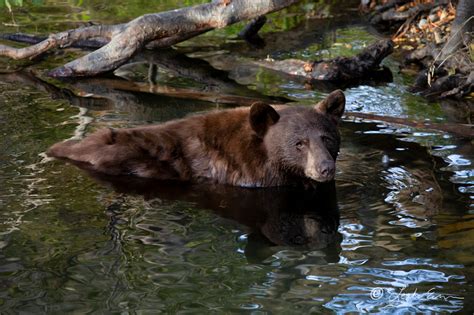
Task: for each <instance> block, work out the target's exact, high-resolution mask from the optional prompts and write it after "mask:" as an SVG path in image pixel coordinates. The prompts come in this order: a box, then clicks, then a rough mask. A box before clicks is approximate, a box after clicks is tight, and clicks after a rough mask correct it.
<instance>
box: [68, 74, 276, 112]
mask: <svg viewBox="0 0 474 315" xmlns="http://www.w3.org/2000/svg"><path fill="white" fill-rule="evenodd" d="M81 85H82V86H84V85H90V86H93V85H96V86H97V85H99V86H102V87H106V88H109V89H115V90H119V91H129V92H143V93H153V94H161V95H166V96H169V97H174V98H182V99H194V100H201V101H207V102H213V103H220V104H238V105H244V106H250V105H252V104H253V103H255V102H260V101H262V99H261V98H251V97H245V96H237V95H229V94H227V95H226V94H221V93H218V92H212V91H211V92H208V91H196V90H192V89H186V88H175V87H171V86H166V85H158V84H148V83H141V82H129V81H122V80H114V79H90V80H87V81H81ZM76 86H77V85H76ZM265 101H267V102H268V100H265ZM269 103H270V104H272V102H269Z"/></svg>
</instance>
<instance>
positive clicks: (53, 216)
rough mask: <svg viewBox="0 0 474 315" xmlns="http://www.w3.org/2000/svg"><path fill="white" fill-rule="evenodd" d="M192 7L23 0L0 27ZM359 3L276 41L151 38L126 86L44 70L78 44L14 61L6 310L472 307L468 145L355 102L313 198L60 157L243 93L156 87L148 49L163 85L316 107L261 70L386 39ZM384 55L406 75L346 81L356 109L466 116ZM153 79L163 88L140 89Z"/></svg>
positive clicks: (313, 96) (0, 184)
mask: <svg viewBox="0 0 474 315" xmlns="http://www.w3.org/2000/svg"><path fill="white" fill-rule="evenodd" d="M10 2H11V1H10ZM201 2H204V1H201ZM15 3H18V2H14V3H13V4H15ZM192 3H199V1H177V0H176V1H156V2H155V3H153V4H149V3H148V2H146V1H138V0H134V1H132V0H129V1H116V2H114V4H110V3H108V2H107V1H32V2H30V1H28V2H27V3H26V2H25V3H23V5H22V6H15V5H13V7H12V9H13V14H10V13H9V12H8V10H7V8H6V7H3V8H2V7H0V10H1V11H2V13H1V15H0V18H1V20H2V23H3V24H2V25H0V31H1V33H9V32H17V31H21V32H30V33H43V34H44V33H48V32H53V31H57V30H63V29H66V28H70V27H75V26H78V25H82V24H84V23H85V22H88V21H92V22H106V23H113V22H124V21H127V20H129V19H131V18H133V17H135V16H138V15H140V14H143V13H145V12H154V11H160V10H165V9H171V8H176V7H180V6H184V5H190V4H192ZM326 3H329V4H326ZM351 4H352V7H353V8H355V9H351V5H349V4H347V2H346V1H332V4H331V1H327V2H324V1H320V2H317V3H313V2H310V1H306V2H305V1H303V2H302V3H301V4H299V5H297V6H294V7H292V8H290V9H288V10H285V11H283V12H280V13H277V14H274V15H272V16H271V19H270V22H269V23H268V25H267V26H265V28H264V29H263V37H264V39H265V41H266V43H267V45H266V46H265V47H264V48H261V49H257V48H255V47H252V46H250V45H248V44H247V43H245V42H243V41H240V40H237V39H236V38H235V34H236V33H237V32H238V31H239V29H240V28H241V27H242V25H236V26H232V27H230V28H228V29H223V30H218V31H216V32H210V33H208V34H205V35H204V36H202V37H199V38H196V39H193V40H191V41H189V42H186V43H182V44H180V45H178V48H177V49H175V50H174V51H171V52H170V51H166V52H155V53H147V54H145V56H142V57H140V58H137V60H136V62H135V63H134V64H132V65H127V66H125V67H123V68H121V69H119V70H118V71H116V75H118V76H120V77H122V78H124V80H122V81H119V82H121V83H122V84H121V85H120V87H118V86H117V84H116V83H113V82H117V81H113V82H112V83H111V80H109V79H107V80H108V81H107V80H106V79H101V80H98V79H95V80H92V79H88V80H79V81H73V82H57V81H48V82H47V81H42V80H39V79H38V78H41V79H43V80H44V79H46V77H45V76H44V73H45V71H46V70H47V69H51V68H52V67H54V66H58V65H60V64H62V63H64V61H65V60H70V58H71V56H72V55H77V54H80V52H79V51H69V52H67V53H64V54H62V53H57V54H54V55H49V56H47V57H46V58H44V59H42V60H39V61H38V63H37V64H33V63H31V62H12V61H9V60H7V59H0V68H1V69H2V72H9V73H6V74H1V75H0V134H1V141H0V148H1V149H0V313H7V314H10V313H11V314H14V313H25V314H26V313H57V314H62V313H77V314H83V313H123V314H128V313H130V314H148V313H149V314H156V313H159V312H163V313H248V314H270V313H272V314H297V313H302V314H306V313H321V312H329V311H334V312H340V313H345V312H367V311H371V312H390V313H391V312H395V311H398V312H403V311H408V312H457V311H462V312H465V313H468V312H469V313H470V312H472V311H474V299H473V298H472V296H474V288H473V285H474V282H473V279H474V242H473V240H474V207H473V204H472V200H473V198H474V168H473V166H472V163H473V162H474V151H473V147H472V142H471V141H470V140H466V139H461V138H457V137H455V136H453V135H450V134H445V133H441V132H435V131H427V130H416V129H411V128H406V127H402V126H397V127H394V126H391V127H390V126H387V125H384V124H380V123H375V122H368V121H360V120H356V119H352V118H349V117H347V118H346V119H345V120H344V121H343V123H342V125H341V128H340V129H341V133H342V139H343V142H342V148H341V154H340V158H339V160H338V164H337V168H338V171H337V176H336V182H335V184H334V185H326V186H323V187H321V188H320V189H319V190H318V191H315V192H311V193H305V192H301V191H295V190H292V189H288V188H278V189H276V188H275V189H273V188H272V189H256V190H252V189H250V190H249V189H242V188H232V187H223V186H192V185H171V184H168V183H157V182H153V181H143V180H137V179H130V178H110V177H100V176H97V175H95V176H91V175H92V174H87V173H85V172H83V171H81V170H79V169H77V168H75V167H74V166H71V165H68V164H65V163H63V162H59V161H52V160H50V159H47V158H45V156H44V151H45V150H46V149H47V148H48V147H49V146H50V145H51V144H53V143H55V142H57V141H62V140H64V139H68V138H72V137H76V138H80V137H83V136H84V134H87V133H89V132H91V131H93V130H96V129H98V128H100V127H104V126H109V127H123V126H136V125H143V124H149V123H158V122H162V121H166V120H170V119H174V118H178V117H183V116H186V115H189V114H192V113H196V112H204V111H208V110H213V109H220V108H228V107H231V105H229V104H227V105H226V104H222V103H220V102H218V103H215V102H206V101H195V100H192V99H189V98H186V97H185V96H183V95H178V96H177V97H170V96H164V95H159V94H157V93H156V92H153V91H154V90H153V88H152V87H153V86H152V83H149V81H150V78H149V77H148V73H149V69H150V66H149V63H154V64H156V65H157V67H156V68H154V71H155V74H154V75H153V78H152V79H153V80H152V81H153V82H154V83H155V84H156V85H157V86H167V87H174V88H192V89H195V90H196V91H204V92H206V93H211V94H212V93H214V94H231V95H241V96H252V97H259V98H268V99H269V100H280V99H282V98H286V99H290V100H293V101H297V102H299V103H301V104H305V105H308V106H309V105H311V104H314V103H315V102H317V101H318V100H320V99H322V98H323V97H324V96H325V95H326V94H327V92H328V91H325V90H322V89H310V88H308V86H305V84H304V83H302V82H297V81H295V80H292V79H288V78H287V77H282V76H279V75H278V74H276V73H273V72H270V71H268V70H264V69H261V68H258V67H252V66H248V65H249V63H250V62H251V61H252V60H260V59H263V58H266V57H267V56H268V57H270V58H274V59H283V58H300V59H308V60H309V59H315V58H320V57H334V56H337V55H351V54H354V53H356V52H358V51H360V49H362V48H363V47H364V46H365V45H367V44H368V43H370V42H371V41H373V40H374V39H375V38H376V37H378V36H379V35H378V34H377V33H376V31H375V30H373V29H372V28H371V27H369V26H367V25H365V24H364V23H363V22H361V18H360V17H359V16H358V12H357V10H356V8H357V1H356V3H351ZM342 6H343V7H344V9H343V10H340V8H341V7H342ZM191 58H193V59H191ZM196 58H199V59H196ZM163 60H166V62H164V61H163ZM160 62H162V63H161V64H160ZM171 62H173V64H175V66H174V67H170V66H169V65H170V64H171ZM384 64H385V65H386V66H388V67H389V68H390V69H391V70H392V72H393V76H394V78H393V82H391V83H383V84H378V85H375V86H374V85H372V86H369V85H361V86H357V87H348V88H346V89H345V93H346V95H347V109H348V110H351V111H361V112H371V113H376V114H380V115H391V116H397V117H406V118H409V119H417V120H420V121H423V120H426V121H430V122H447V123H470V121H471V118H472V117H471V116H470V115H471V114H470V112H469V106H471V108H472V104H471V105H469V104H468V103H461V102H458V103H447V102H434V103H429V102H427V101H426V100H425V99H424V98H421V97H419V96H416V95H413V94H410V93H408V92H407V91H406V88H407V85H408V84H410V82H412V80H413V77H412V76H411V75H410V74H409V73H408V72H407V71H402V72H400V71H399V66H400V64H399V59H398V58H397V56H393V57H390V58H388V59H387V60H386V61H384ZM28 65H31V67H29V68H26V69H24V70H23V71H20V72H15V73H12V70H15V69H20V68H25V67H27V66H28ZM32 65H34V66H32ZM167 66H168V68H167ZM31 69H33V72H34V73H35V75H32V74H31V72H30V71H31ZM185 70H190V71H188V72H186V71H185ZM127 80H133V81H134V82H135V83H133V82H132V81H127ZM137 82H138V83H140V84H141V86H145V88H149V89H150V90H149V91H146V90H145V91H142V92H134V91H132V90H133V89H131V88H129V87H130V86H132V85H133V84H136V83H137ZM51 83H52V84H54V85H52V84H51ZM70 91H73V92H74V94H72V93H70ZM466 106H467V109H466ZM466 113H467V114H466Z"/></svg>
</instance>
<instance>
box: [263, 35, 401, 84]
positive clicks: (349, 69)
mask: <svg viewBox="0 0 474 315" xmlns="http://www.w3.org/2000/svg"><path fill="white" fill-rule="evenodd" d="M392 52H393V43H392V41H390V40H380V41H377V42H375V43H373V44H371V45H370V46H368V47H366V48H365V49H364V50H363V51H362V52H360V53H359V54H357V55H356V56H354V57H337V58H334V59H330V60H318V61H313V62H307V61H303V60H298V59H287V60H282V61H261V62H258V63H257V64H258V65H260V66H262V67H265V68H269V69H272V70H276V71H279V72H284V73H287V74H289V75H292V76H299V77H303V78H305V79H306V80H307V81H309V82H314V81H325V82H332V83H335V84H347V83H351V82H359V81H360V80H363V79H366V78H370V77H373V76H374V74H375V75H376V73H377V72H378V71H379V70H380V69H381V66H380V63H381V62H382V60H383V59H384V58H385V57H387V56H388V55H390V54H391V53H392Z"/></svg>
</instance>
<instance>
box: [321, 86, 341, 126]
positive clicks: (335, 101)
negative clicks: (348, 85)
mask: <svg viewBox="0 0 474 315" xmlns="http://www.w3.org/2000/svg"><path fill="white" fill-rule="evenodd" d="M345 106H346V97H345V96H344V93H343V92H342V91H341V90H335V91H333V92H331V94H329V95H328V96H327V97H326V98H325V99H324V100H322V101H321V102H319V103H318V104H316V105H315V106H314V108H315V109H316V110H317V111H318V112H320V113H321V114H325V115H329V116H330V117H331V118H332V119H333V120H334V122H335V123H338V122H339V120H340V119H341V116H342V114H343V113H344V108H345Z"/></svg>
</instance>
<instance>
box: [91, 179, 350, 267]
mask: <svg viewBox="0 0 474 315" xmlns="http://www.w3.org/2000/svg"><path fill="white" fill-rule="evenodd" d="M86 173H87V174H88V175H89V176H90V177H92V178H93V179H94V180H96V181H97V182H99V183H101V184H102V185H105V186H109V187H111V188H113V190H114V191H115V192H117V193H120V194H129V195H139V196H142V197H143V198H144V200H145V201H150V200H154V199H158V200H167V201H185V202H191V203H192V204H193V207H196V208H202V209H210V210H212V211H213V212H214V213H216V214H218V215H219V216H221V217H223V218H226V219H230V220H233V221H235V222H238V223H240V224H243V225H244V226H246V227H247V228H249V229H250V231H249V235H248V243H247V245H246V249H245V255H246V257H247V258H248V260H249V262H257V261H258V262H261V261H263V260H265V259H267V258H268V254H269V252H268V251H265V247H268V246H273V245H279V246H298V247H299V246H303V247H304V248H306V249H307V250H317V249H326V252H327V254H328V257H327V259H328V262H337V261H338V260H339V251H340V241H341V237H340V234H339V233H338V232H337V230H338V227H339V209H338V205H337V197H336V188H335V182H331V183H327V184H321V185H319V186H318V187H317V188H316V189H308V190H303V189H301V188H293V187H272V188H266V189H248V188H240V187H233V186H225V185H210V184H186V183H182V182H169V181H168V182H164V181H157V180H150V179H143V178H137V177H130V176H108V175H104V174H101V173H97V172H91V171H86Z"/></svg>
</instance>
